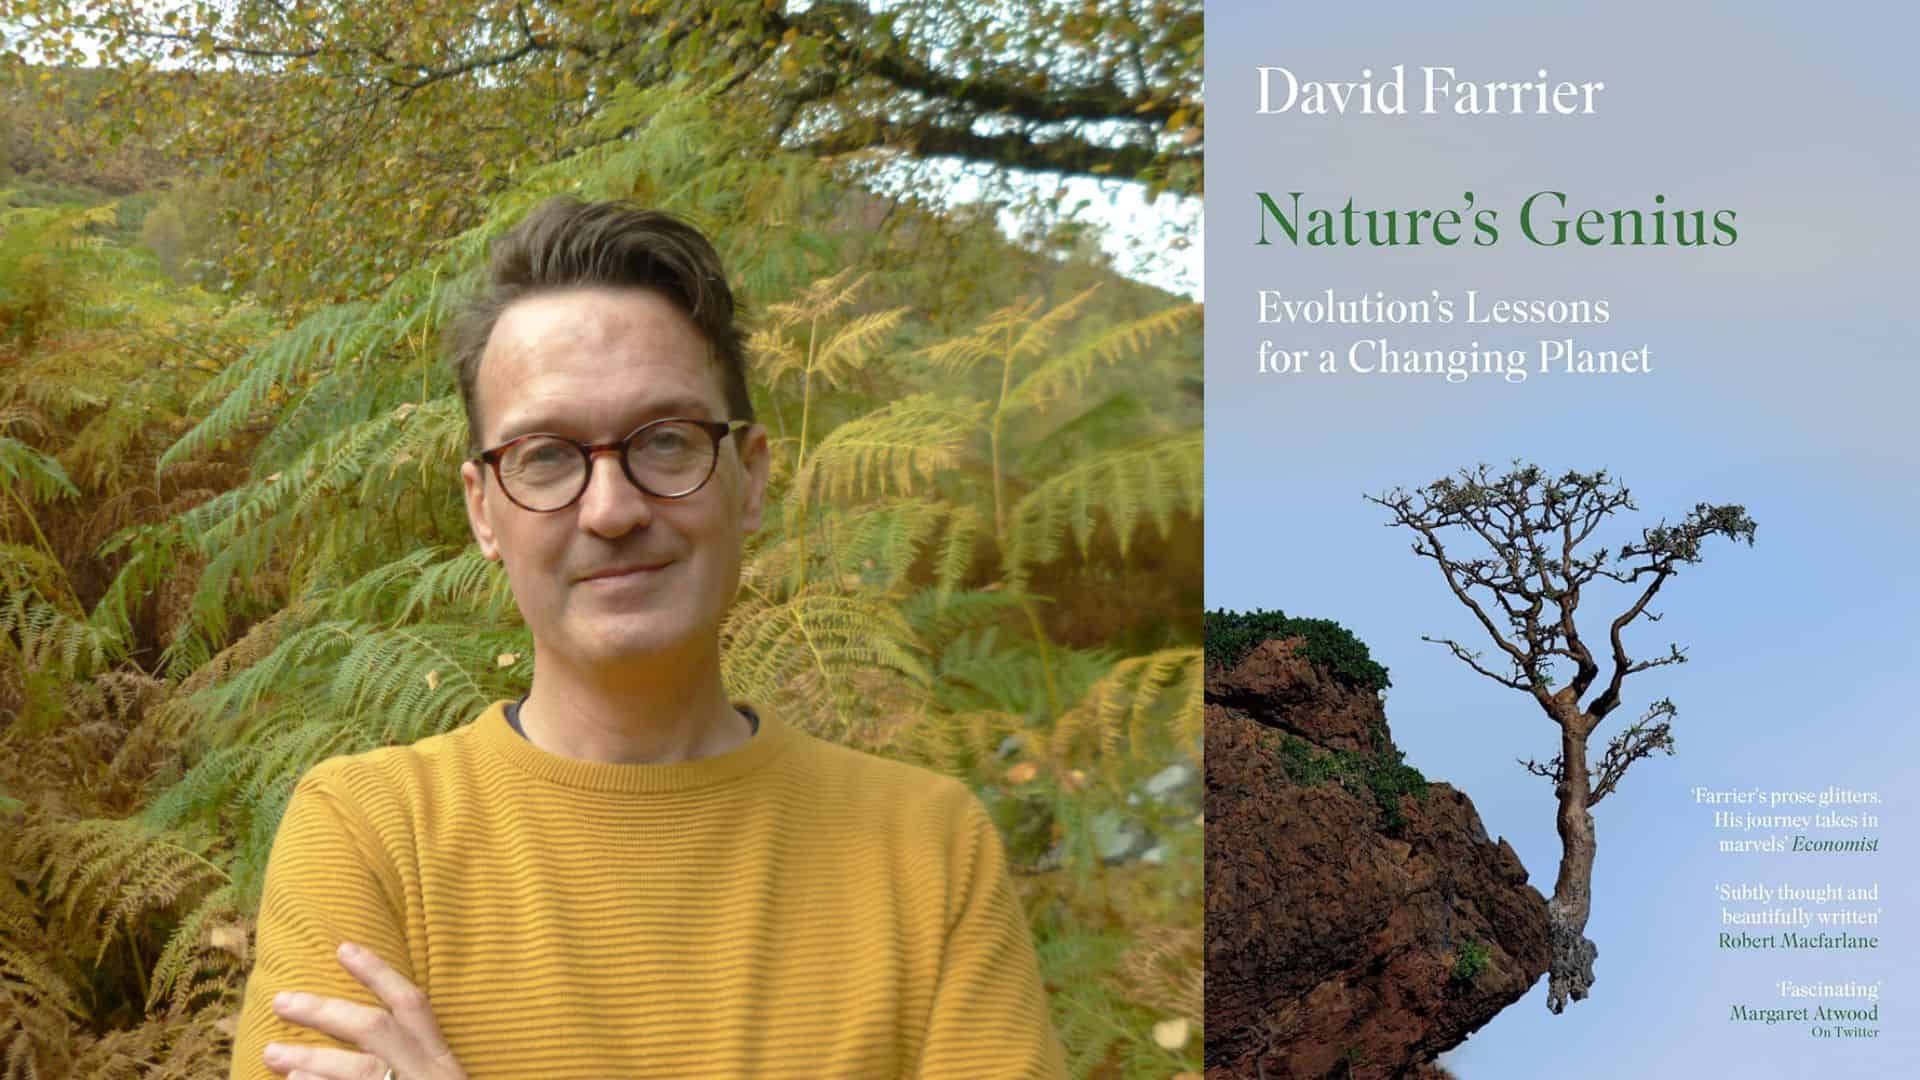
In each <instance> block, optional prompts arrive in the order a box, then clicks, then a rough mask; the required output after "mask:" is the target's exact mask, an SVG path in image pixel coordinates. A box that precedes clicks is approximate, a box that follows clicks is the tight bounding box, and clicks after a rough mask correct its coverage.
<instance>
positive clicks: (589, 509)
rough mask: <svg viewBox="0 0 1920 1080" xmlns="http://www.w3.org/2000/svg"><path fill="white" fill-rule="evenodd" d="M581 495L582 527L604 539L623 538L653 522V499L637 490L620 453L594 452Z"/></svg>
mask: <svg viewBox="0 0 1920 1080" xmlns="http://www.w3.org/2000/svg"><path fill="white" fill-rule="evenodd" d="M590 460H591V462H592V465H591V467H590V468H588V470H587V490H585V491H583V492H581V493H580V527H581V528H583V529H586V530H588V531H589V532H593V533H598V534H599V535H601V536H624V535H626V534H627V533H628V532H631V531H632V530H633V529H635V528H637V527H639V526H642V525H645V524H647V523H648V522H650V521H652V520H653V500H652V499H650V498H648V496H647V494H646V493H645V492H643V491H641V490H640V489H639V488H637V487H635V486H634V484H633V481H631V480H628V479H627V474H626V471H625V470H624V469H622V468H621V465H620V452H619V451H617V450H598V451H595V452H594V454H593V456H592V458H591V459H590Z"/></svg>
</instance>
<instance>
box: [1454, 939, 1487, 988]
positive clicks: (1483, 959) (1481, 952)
mask: <svg viewBox="0 0 1920 1080" xmlns="http://www.w3.org/2000/svg"><path fill="white" fill-rule="evenodd" d="M1492 959H1493V949H1492V948H1491V947H1490V946H1488V945H1487V943H1486V942H1484V941H1463V942H1461V943H1460V947H1459V948H1458V949H1456V950H1455V951H1454V954H1453V972H1452V975H1453V979H1454V981H1455V982H1465V983H1470V982H1472V981H1473V980H1475V979H1477V978H1479V977H1480V974H1481V973H1482V972H1484V971H1486V970H1487V967H1488V966H1489V965H1490V964H1491V963H1492Z"/></svg>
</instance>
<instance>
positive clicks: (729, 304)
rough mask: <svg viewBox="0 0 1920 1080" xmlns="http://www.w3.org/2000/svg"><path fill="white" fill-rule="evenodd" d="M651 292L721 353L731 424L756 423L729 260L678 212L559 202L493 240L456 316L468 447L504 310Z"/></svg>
mask: <svg viewBox="0 0 1920 1080" xmlns="http://www.w3.org/2000/svg"><path fill="white" fill-rule="evenodd" d="M595 286H598V287H607V288H638V289H651V290H653V291H654V292H657V293H659V294H660V295H661V296H664V297H666V298H667V300H668V301H670V302H671V303H672V304H673V305H674V306H675V307H677V308H679V309H680V311H681V313H682V314H684V315H686V316H687V317H688V318H689V319H691V320H692V321H693V324H694V326H696V327H698V328H699V330H700V334H701V336H702V337H704V338H706V340H707V343H708V345H710V346H711V347H712V350H713V359H714V361H715V362H716V363H717V364H719V367H720V382H721V386H722V387H723V388H724V390H725V392H726V396H727V413H728V415H727V417H726V418H727V419H733V420H751V419H753V402H752V400H751V399H750V398H749V397H748V394H747V369H746V348H745V345H744V343H743V340H742V336H741V333H740V329H739V327H738V326H736V325H735V324H734V316H735V312H734V303H733V291H732V290H731V289H729V288H728V287H727V277H726V272H725V271H724V270H723V269H722V267H721V265H720V255H719V253H717V252H715V251H714V250H713V245H712V244H710V243H708V242H707V238H706V237H705V236H702V235H701V234H700V231H699V230H698V229H695V228H694V227H693V226H692V225H689V224H687V223H686V222H684V221H681V220H680V219H679V218H677V217H674V216H673V215H672V214H668V213H665V212H663V211H660V210H647V209H643V208H641V207H639V206H636V205H634V204H632V203H627V202H598V203H588V202H582V201H580V200H579V199H576V198H573V197H571V196H567V195H557V196H555V197H553V198H551V199H548V200H547V201H546V202H543V203H541V204H540V205H539V206H537V207H535V208H534V210H533V212H532V213H530V214H528V215H527V216H526V218H525V219H524V220H522V221H521V222H520V223H519V224H518V225H515V226H514V227H513V229H512V230H511V231H509V232H507V233H506V234H505V235H504V236H502V237H500V238H499V239H498V240H496V241H494V245H493V257H492V260H491V264H490V265H489V266H488V268H487V275H486V278H485V279H484V280H483V281H482V282H481V284H480V287H479V288H478V289H476V290H475V291H474V293H473V295H472V296H470V297H469V298H468V300H467V302H466V304H465V306H464V307H463V309H462V310H461V311H460V312H459V314H458V315H456V316H455V318H454V320H453V323H452V325H451V327H450V330H449V334H448V342H449V352H450V359H451V361H452V364H453V369H454V374H455V376H456V377H457V378H458V379H459V381H460V401H461V404H463V405H465V406H466V410H467V441H468V443H469V444H470V445H471V446H473V447H474V448H475V449H478V448H479V445H480V415H479V412H478V410H477V409H476V408H475V402H474V395H475V393H476V392H477V390H476V387H477V386H478V384H479V381H480V358H481V355H482V354H483V353H485V352H486V349H487V339H488V338H489V337H491V336H492V335H493V328H494V324H496V323H498V322H499V321H500V313H501V312H503V311H505V310H506V309H507V308H508V307H509V306H510V305H512V304H513V303H514V302H515V301H517V300H523V299H526V298H527V297H529V296H536V295H539V294H541V293H547V292H553V291H556V290H560V289H567V288H576V287H595Z"/></svg>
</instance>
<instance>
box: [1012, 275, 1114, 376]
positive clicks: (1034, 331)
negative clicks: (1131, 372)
mask: <svg viewBox="0 0 1920 1080" xmlns="http://www.w3.org/2000/svg"><path fill="white" fill-rule="evenodd" d="M1099 291H1100V286H1099V285H1098V284H1094V285H1089V286H1087V287H1086V288H1085V289H1082V290H1081V291H1080V292H1079V293H1077V294H1076V295H1074V296H1073V297H1072V298H1070V299H1068V300H1065V301H1063V302H1061V303H1059V304H1056V305H1054V307H1053V309H1052V310H1050V311H1048V312H1047V313H1046V314H1045V315H1042V316H1040V317H1039V318H1037V319H1034V320H1033V321H1032V322H1030V323H1028V324H1027V325H1026V326H1025V327H1024V328H1022V330H1021V331H1020V336H1019V338H1018V339H1016V340H1015V341H1014V343H1013V347H1012V349H1011V350H1009V352H1010V355H1011V356H1012V358H1013V361H1014V362H1015V363H1018V362H1020V361H1021V360H1025V359H1029V358H1031V357H1035V356H1045V355H1046V354H1047V352H1048V351H1049V350H1051V349H1052V348H1053V339H1054V337H1055V336H1057V335H1058V334H1059V333H1060V329H1061V327H1064V326H1065V325H1067V324H1068V323H1069V322H1072V321H1073V320H1074V319H1077V318H1079V317H1080V309H1081V308H1083V307H1086V306H1087V301H1089V300H1092V299H1093V294H1094V293H1097V292H1099Z"/></svg>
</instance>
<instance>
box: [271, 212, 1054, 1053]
mask: <svg viewBox="0 0 1920 1080" xmlns="http://www.w3.org/2000/svg"><path fill="white" fill-rule="evenodd" d="M452 339H453V354H454V355H453V360H454V363H455V366H456V367H457V369H458V372H459V379H460V387H461V392H462V395H463V400H464V401H465V404H466V407H467V417H468V424H469V433H470V436H471V438H472V440H473V443H474V446H475V448H476V450H477V451H478V452H476V453H475V454H474V456H473V458H472V459H471V460H469V461H467V462H466V463H465V464H463V465H462V466H461V476H462V479H463V481H464V484H465V492H466V505H467V514H468V518H469V521H470V523H471V525H472V528H473V533H474V536H475V538H476V539H477V540H478V542H479V545H480V550H481V551H482V553H484V554H485V555H486V557H487V558H489V559H499V560H500V561H501V562H502V563H503V564H504V566H505V569H506V574H507V579H508V582H509V583H510V585H511V587H512V589H513V595H514V600H515V602H516V603H517V604H518V605H519V607H520V611H521V613H522V615H523V616H524V617H525V619H526V623H527V626H528V627H529V629H530V630H531V631H532V634H533V638H534V675H533V685H532V689H531V691H530V692H529V693H528V694H527V696H526V697H525V698H523V699H521V700H520V701H518V702H512V703H506V702H502V703H496V704H495V705H493V706H491V707H489V708H488V709H486V710H485V711H484V712H482V713H481V714H480V716H479V717H477V718H476V719H475V720H474V721H473V722H472V723H470V724H468V725H466V726H464V727H462V728H460V729H458V730H456V731H453V732H451V733H448V734H446V735H441V736H436V737H432V738H428V739H425V740H422V741H421V742H419V743H416V744H414V745H413V746H409V747H393V748H387V749H382V750H377V751H373V752H371V753H366V754H360V755H355V756H352V757H346V758H336V759H333V760H330V761H327V762H324V763H322V764H321V765H319V766H317V767H315V768H314V769H312V770H311V771H309V772H308V773H307V775H306V776H305V777H303V778H302V779H301V781H300V784H299V786H298V787H297V789H296V791H295V794H294V796H293V798H292V801H291V802H290V803H289V805H288V807H287V812H286V816H285V817H284V819H283V820H282V823H281V826H280V832H279V834H278V836H277V838H276V840H275V843H274V848H273V853H272V856H271V859H270V862H269V866H268V871H267V881H266V888H265V894H264V897H263V899H262V903H261V910H260V923H259V934H258V958H257V960H256V962H255V965H254V969H253V974H252V976H251V979H250V981H249V983H248V986H247V992H246V1001H245V1005H244V1007H243V1009H242V1015H241V1021H240V1026H239V1029H238V1034H237V1036H236V1039H235V1049H234V1065H233V1075H234V1076H235V1077H262V1076H266V1075H270V1074H279V1075H287V1076H293V1077H301V1078H304V1077H310V1076H311V1077H332V1078H336V1080H381V1078H382V1077H385V1076H389V1075H391V1076H392V1077H394V1078H395V1080H455V1078H465V1077H471V1078H474V1080H479V1078H482V1077H541V1078H563V1077H623V1078H624V1077H656V1076H657V1077H687V1076H728V1077H732V1076H790V1077H796V1078H798V1077H806V1078H809V1080H812V1078H818V1077H836V1076H845V1077H880V1076H920V1077H934V1076H953V1077H968V1078H981V1077H1000V1076H1007V1077H1013V1076H1022V1077H1024V1076H1055V1075H1062V1074H1064V1063H1063V1060H1062V1058H1063V1055H1062V1053H1061V1048H1060V1045H1059V1042H1058V1039H1057V1037H1056V1036H1055V1034H1054V1032H1053V1030H1052V1028H1051V1027H1050V1025H1049V1023H1048V1019H1047V1007H1046V1000H1045V996H1044V994H1043V993H1042V990H1041V987H1040V980H1039V973H1038V966H1037V964H1036V962H1035V956H1034V951H1033V945H1032V941H1031V938H1030V936H1029V932H1028V928H1027V926H1026V922H1025V919H1024V917H1023V915H1022V913H1021V910H1020V906H1019V904H1018V902H1017V901H1016V899H1015V896H1014V894H1013V890H1012V887H1011V883H1010V880H1009V878H1008V876H1007V871H1006V864H1005V859H1004V854H1003V852H1002V850H1001V845H1000V841H999V837H998V835H997V834H996V833H995V831H994V829H993V826H992V824H991V822H990V821H989V820H988V818H987V816H986V815H985V813H984V811H983V810H982V808H981V806H980V804H979V802H978V801H977V800H976V799H975V798H974V797H973V795H972V793H971V792H969V791H967V790H966V788H965V787H964V786H963V785H961V784H959V783H958V782H956V781H954V780H952V779H949V778H943V777H939V776H937V775H934V774H932V773H929V772H926V771H924V770H920V769H916V768H912V767H910V766H906V765H903V764H899V763H895V762H888V761H884V760H881V759H879V758H874V757H870V756H867V755H863V754H859V753H856V752H853V751H851V750H847V749H844V748H841V747H837V746H834V745H831V744H829V743H826V742H823V741H821V740H818V739H815V738H813V737H811V736H809V735H807V734H805V733H803V732H800V731H798V730H797V729H795V728H793V727H791V726H790V725H789V723H788V722H787V720H786V719H785V718H784V717H782V716H781V714H780V708H779V706H780V703H779V702H778V701H765V702H757V703H755V705H757V706H758V708H755V707H753V706H748V705H738V706H736V705H735V704H734V703H732V702H730V701H729V700H728V698H727V695H726V691H725V688H724V687H723V685H722V683H721V677H720V650H719V630H720V623H721V618H722V616H723V615H724V614H725V612H726V610H727V607H728V605H729V604H730V603H731V601H732V598H733V593H734V590H735V588H736V586H737V585H738V581H739V574H740V560H741V541H742V537H743V536H744V534H745V533H747V532H749V531H751V530H753V529H755V528H757V527H758V526H759V524H760V520H761V514H762V509H763V505H764V502H765V495H766V486H767V475H768V466H769V449H768V444H767V436H766V432H765V431H764V430H763V429H762V428H760V427H759V426H757V425H755V424H754V423H753V422H752V420H753V413H752V405H751V403H750V402H749V400H748V397H747V387H746V379H745V374H744V362H743V356H742V354H743V348H742V344H741V336H740V334H739V332H738V330H737V329H736V328H735V326H734V324H733V300H732V297H731V295H730V293H729V292H728V289H727V285H726V281H725V276H724V274H723V272H722V270H721V267H720V263H719V259H718V256H716V255H715V254H714V252H713V249H712V248H711V246H709V245H708V243H707V241H706V240H705V239H704V238H703V237H701V236H700V234H699V233H697V232H696V231H694V230H693V229H692V228H690V227H688V226H686V225H685V224H683V223H681V222H679V221H676V220H674V219H673V218H671V217H668V216H666V215H663V214H659V213H652V212H647V211H642V210H637V209H633V208H630V207H627V206H623V205H619V204H597V205H595V204H583V203H580V202H577V201H574V200H570V199H555V200H552V201H549V202H548V203H546V204H544V205H542V206H541V207H539V208H538V209H537V210H535V211H534V212H533V213H532V214H531V215H530V216H529V217H528V218H527V219H526V220H525V221H524V222H522V223H521V224H520V225H519V226H518V227H517V228H516V229H515V230H514V231H513V232H511V233H510V234H508V235H507V236H506V237H504V238H503V239H502V241H501V242H500V243H499V244H497V245H496V248H495V251H494V254H493V260H492V272H491V280H490V282H489V286H488V288H487V290H485V291H484V292H483V294H481V295H480V296H478V297H477V298H476V300H475V301H474V303H473V304H472V306H471V308H470V309H469V310H468V311H467V312H466V313H465V314H464V315H463V316H462V317H461V319H460V320H459V321H458V322H457V323H456V325H455V327H454V328H453V331H452Z"/></svg>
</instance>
